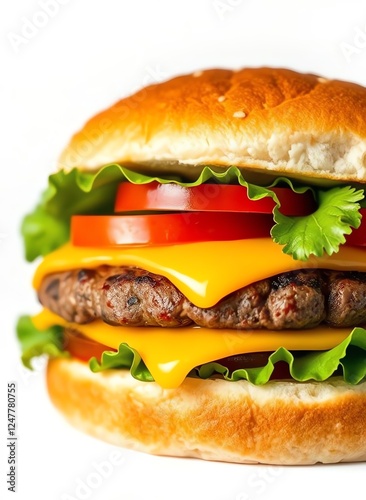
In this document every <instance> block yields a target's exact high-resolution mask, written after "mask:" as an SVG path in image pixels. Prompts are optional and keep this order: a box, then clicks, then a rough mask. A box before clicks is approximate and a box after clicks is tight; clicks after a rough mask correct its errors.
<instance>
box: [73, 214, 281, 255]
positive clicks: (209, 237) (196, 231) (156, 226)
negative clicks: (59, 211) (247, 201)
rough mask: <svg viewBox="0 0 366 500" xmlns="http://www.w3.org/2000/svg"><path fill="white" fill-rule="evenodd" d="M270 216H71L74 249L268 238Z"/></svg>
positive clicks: (270, 223)
mask: <svg viewBox="0 0 366 500" xmlns="http://www.w3.org/2000/svg"><path fill="white" fill-rule="evenodd" d="M272 226H273V219H272V216H271V215H266V214H241V213H220V212H214V213H211V212H185V213H179V214H154V215H74V216H73V217H72V218H71V241H72V244H73V245H75V246H82V247H98V246H99V247H104V246H118V245H174V244H178V243H192V242H196V241H222V240H224V241H227V240H241V239H245V238H265V237H269V234H270V230H271V228H272Z"/></svg>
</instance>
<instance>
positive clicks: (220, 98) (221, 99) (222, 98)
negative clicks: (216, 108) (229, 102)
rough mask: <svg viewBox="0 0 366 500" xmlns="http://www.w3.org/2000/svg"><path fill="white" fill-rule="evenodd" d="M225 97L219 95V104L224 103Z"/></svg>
mask: <svg viewBox="0 0 366 500" xmlns="http://www.w3.org/2000/svg"><path fill="white" fill-rule="evenodd" d="M225 99H226V97H225V96H224V95H220V97H219V98H218V99H217V100H218V101H219V102H224V101H225Z"/></svg>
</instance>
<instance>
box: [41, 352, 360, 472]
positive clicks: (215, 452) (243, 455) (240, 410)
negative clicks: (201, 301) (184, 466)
mask: <svg viewBox="0 0 366 500" xmlns="http://www.w3.org/2000/svg"><path fill="white" fill-rule="evenodd" d="M47 382H48V390H49V393H50V397H51V399H52V401H53V403H54V404H55V406H56V407H57V408H58V409H59V410H60V411H61V412H62V413H63V414H64V415H65V416H66V418H67V419H68V420H69V421H70V422H71V424H73V425H74V426H76V427H77V428H79V429H81V430H82V431H84V432H86V433H88V434H91V435H93V436H95V437H97V438H100V439H103V440H105V441H108V442H110V443H112V444H114V445H119V446H123V447H127V448H130V449H134V450H139V451H143V452H147V453H152V454H156V455H169V456H180V457H195V458H202V459H206V460H218V461H224V462H239V463H265V464H287V465H290V464H291V465H294V464H313V463H316V462H323V463H335V462H341V461H342V462H354V461H366V425H365V422H366V420H365V419H366V382H365V383H362V384H359V385H357V386H351V385H348V384H346V383H345V382H343V380H340V379H337V378H334V379H332V380H331V381H328V382H326V383H325V382H306V383H297V382H293V381H288V382H287V381H273V382H270V383H268V384H266V385H264V386H254V385H252V384H250V383H249V382H246V381H239V382H227V381H224V380H219V379H209V380H201V379H196V378H187V379H186V380H185V381H184V383H183V384H182V385H181V386H180V387H179V388H177V389H162V388H161V387H160V386H159V385H157V384H156V383H154V382H139V381H137V380H135V379H134V378H133V377H132V376H131V375H130V374H129V372H128V371H126V370H108V371H105V372H101V373H92V372H91V371H90V369H89V367H88V364H87V363H83V362H80V361H76V360H70V359H55V360H52V361H50V362H49V365H48V371H47Z"/></svg>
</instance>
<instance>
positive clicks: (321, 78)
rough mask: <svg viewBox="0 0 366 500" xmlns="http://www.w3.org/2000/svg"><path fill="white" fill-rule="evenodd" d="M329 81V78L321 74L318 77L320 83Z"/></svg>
mask: <svg viewBox="0 0 366 500" xmlns="http://www.w3.org/2000/svg"><path fill="white" fill-rule="evenodd" d="M327 81H328V80H327V79H326V78H323V77H322V76H319V77H318V82H319V83H325V82H327Z"/></svg>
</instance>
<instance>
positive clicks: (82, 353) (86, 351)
mask: <svg viewBox="0 0 366 500" xmlns="http://www.w3.org/2000/svg"><path fill="white" fill-rule="evenodd" d="M64 349H65V350H66V351H68V352H69V353H70V354H71V356H72V357H74V358H78V359H81V360H82V361H89V359H91V358H93V357H96V358H97V359H100V357H101V356H102V353H103V352H104V351H115V349H113V348H112V347H108V346H106V345H104V344H99V342H95V341H94V340H91V339H89V338H87V337H84V335H81V334H79V333H78V332H74V331H72V330H65V331H64Z"/></svg>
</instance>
